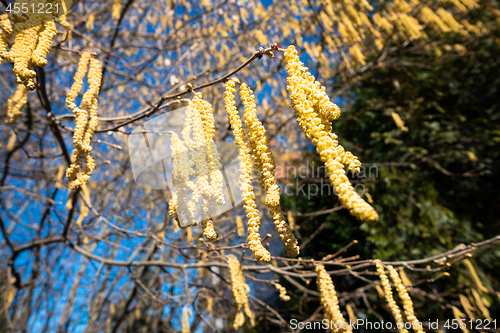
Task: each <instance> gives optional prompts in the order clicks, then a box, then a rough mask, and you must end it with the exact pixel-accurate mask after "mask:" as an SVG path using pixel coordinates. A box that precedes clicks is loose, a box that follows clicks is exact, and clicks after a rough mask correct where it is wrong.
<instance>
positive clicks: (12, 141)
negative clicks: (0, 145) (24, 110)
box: [6, 131, 17, 150]
mask: <svg viewBox="0 0 500 333" xmlns="http://www.w3.org/2000/svg"><path fill="white" fill-rule="evenodd" d="M16 141H17V135H16V133H15V132H14V131H12V133H11V134H10V138H9V141H8V142H7V147H6V148H7V150H12V149H14V147H15V146H16Z"/></svg>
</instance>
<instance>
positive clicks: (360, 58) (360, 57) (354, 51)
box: [349, 43, 366, 65]
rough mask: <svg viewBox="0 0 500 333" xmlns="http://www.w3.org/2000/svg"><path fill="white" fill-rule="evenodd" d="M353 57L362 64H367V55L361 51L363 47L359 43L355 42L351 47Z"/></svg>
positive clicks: (350, 51)
mask: <svg viewBox="0 0 500 333" xmlns="http://www.w3.org/2000/svg"><path fill="white" fill-rule="evenodd" d="M349 53H350V54H351V57H352V59H353V60H354V61H355V62H357V63H358V64H361V65H366V61H365V56H364V55H363V53H362V52H361V48H360V46H359V44H358V43H355V44H353V46H351V48H350V49H349Z"/></svg>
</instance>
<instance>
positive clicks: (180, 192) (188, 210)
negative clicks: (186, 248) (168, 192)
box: [170, 112, 199, 227]
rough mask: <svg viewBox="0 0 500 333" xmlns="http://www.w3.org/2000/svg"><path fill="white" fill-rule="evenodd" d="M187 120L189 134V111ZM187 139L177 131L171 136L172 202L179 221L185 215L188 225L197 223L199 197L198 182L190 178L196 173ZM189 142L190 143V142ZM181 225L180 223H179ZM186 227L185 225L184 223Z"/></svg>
mask: <svg viewBox="0 0 500 333" xmlns="http://www.w3.org/2000/svg"><path fill="white" fill-rule="evenodd" d="M188 115H189V116H187V120H186V122H185V125H184V129H183V134H185V135H186V136H188V134H189V133H186V132H184V130H187V131H189V130H190V128H191V127H190V124H188V120H189V119H190V118H189V117H190V115H191V114H190V113H189V112H188ZM185 141H186V140H184V141H183V140H181V139H180V138H179V136H178V135H177V133H172V135H171V137H170V150H171V153H172V177H173V181H174V185H175V192H174V193H172V199H173V200H172V204H173V205H175V211H176V216H177V223H179V222H180V220H179V215H180V216H185V218H186V219H187V221H188V222H187V223H186V224H185V226H188V225H196V224H197V222H196V221H195V210H196V202H197V201H198V198H199V191H198V187H197V184H196V183H195V182H193V181H191V180H190V178H189V177H190V176H192V175H194V170H193V163H192V162H191V161H190V160H189V152H188V147H187V146H186V145H185V144H184V142H185ZM188 144H189V143H188ZM188 189H189V190H191V192H192V200H189V202H188V200H187V193H188ZM179 225H180V223H179ZM183 227H184V225H183Z"/></svg>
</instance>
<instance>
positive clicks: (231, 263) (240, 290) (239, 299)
mask: <svg viewBox="0 0 500 333" xmlns="http://www.w3.org/2000/svg"><path fill="white" fill-rule="evenodd" d="M227 265H228V268H229V274H230V275H231V291H232V294H233V301H234V305H235V307H236V316H235V318H234V323H233V327H234V329H235V330H236V329H238V327H240V326H242V325H243V323H244V322H245V315H246V316H247V317H248V319H250V324H251V325H254V324H255V316H254V314H253V312H252V310H250V305H249V304H248V293H249V292H250V287H249V286H248V284H246V283H245V277H244V276H243V271H242V269H241V265H240V262H239V261H238V259H237V258H236V256H234V255H233V254H231V255H229V256H228V257H227Z"/></svg>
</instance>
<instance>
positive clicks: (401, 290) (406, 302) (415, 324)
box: [387, 266, 424, 333]
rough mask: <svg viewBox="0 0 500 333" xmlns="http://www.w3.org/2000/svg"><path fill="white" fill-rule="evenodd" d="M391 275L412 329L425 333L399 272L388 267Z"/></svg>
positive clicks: (418, 332) (417, 332)
mask: <svg viewBox="0 0 500 333" xmlns="http://www.w3.org/2000/svg"><path fill="white" fill-rule="evenodd" d="M387 268H388V269H389V273H390V274H391V279H392V281H393V282H394V285H395V286H396V290H397V291H398V294H399V298H400V299H401V301H402V302H403V309H404V311H405V315H406V319H408V321H409V322H410V323H411V324H412V328H413V330H414V331H415V332H416V333H423V332H424V331H423V330H422V327H421V326H420V324H419V321H418V319H417V317H415V312H414V310H413V302H412V301H411V298H410V295H409V294H408V292H407V290H406V287H405V285H404V284H403V282H402V281H401V279H400V277H399V274H398V272H397V271H396V270H395V269H394V267H392V266H387Z"/></svg>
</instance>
